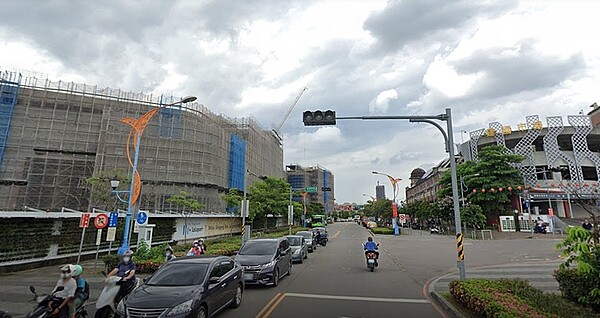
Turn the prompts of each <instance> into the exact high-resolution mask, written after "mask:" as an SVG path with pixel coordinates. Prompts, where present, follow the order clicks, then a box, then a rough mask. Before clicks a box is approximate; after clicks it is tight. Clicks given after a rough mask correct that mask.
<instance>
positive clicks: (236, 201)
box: [221, 188, 243, 214]
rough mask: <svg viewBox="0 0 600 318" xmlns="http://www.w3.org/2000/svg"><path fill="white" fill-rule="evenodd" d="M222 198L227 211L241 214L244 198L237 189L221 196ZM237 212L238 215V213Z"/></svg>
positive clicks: (232, 189) (231, 189)
mask: <svg viewBox="0 0 600 318" xmlns="http://www.w3.org/2000/svg"><path fill="white" fill-rule="evenodd" d="M221 198H223V201H225V203H226V204H227V210H228V211H231V212H232V213H235V214H238V213H239V214H241V209H240V207H241V204H242V200H243V197H242V196H241V195H240V191H239V190H238V189H235V188H230V189H229V191H227V192H226V193H223V194H221ZM236 211H237V213H236Z"/></svg>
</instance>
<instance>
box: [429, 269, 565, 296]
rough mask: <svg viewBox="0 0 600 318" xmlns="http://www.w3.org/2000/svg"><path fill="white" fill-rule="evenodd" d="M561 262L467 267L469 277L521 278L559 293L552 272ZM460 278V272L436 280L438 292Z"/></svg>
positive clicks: (546, 289) (446, 288) (550, 291)
mask: <svg viewBox="0 0 600 318" xmlns="http://www.w3.org/2000/svg"><path fill="white" fill-rule="evenodd" d="M560 264H561V262H559V261H556V262H554V261H553V262H539V263H522V264H515V263H513V264H509V265H495V266H484V267H478V268H471V269H470V268H468V267H467V278H486V279H502V278H506V279H514V278H520V279H523V280H526V281H529V283H530V284H531V286H533V287H536V288H538V289H540V290H542V291H544V292H549V293H558V292H559V289H558V282H557V281H556V279H554V276H552V274H553V273H554V271H555V270H557V269H558V267H559V266H560ZM456 279H458V272H457V273H455V274H449V275H446V276H443V277H441V278H439V279H438V280H437V281H436V282H435V286H434V290H435V291H437V292H444V291H448V284H449V283H450V282H451V281H453V280H456Z"/></svg>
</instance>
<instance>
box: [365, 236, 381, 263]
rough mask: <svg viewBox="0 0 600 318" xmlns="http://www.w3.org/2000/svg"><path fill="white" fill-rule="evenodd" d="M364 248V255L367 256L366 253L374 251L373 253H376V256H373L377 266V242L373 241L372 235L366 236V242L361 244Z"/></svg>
mask: <svg viewBox="0 0 600 318" xmlns="http://www.w3.org/2000/svg"><path fill="white" fill-rule="evenodd" d="M363 247H364V250H365V257H366V256H367V253H375V255H377V257H376V258H375V267H377V266H379V264H378V262H377V259H379V246H378V245H377V243H375V242H373V238H372V237H370V236H369V237H368V238H367V242H366V243H365V244H364V245H363Z"/></svg>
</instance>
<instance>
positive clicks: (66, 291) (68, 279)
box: [48, 264, 77, 318]
mask: <svg viewBox="0 0 600 318" xmlns="http://www.w3.org/2000/svg"><path fill="white" fill-rule="evenodd" d="M74 271H75V266H73V265H71V264H68V265H65V266H63V267H61V268H60V279H59V280H58V282H57V283H56V287H55V288H54V292H53V295H54V296H55V297H57V298H60V299H62V301H61V302H60V304H59V305H58V306H54V305H55V304H54V301H50V302H48V311H51V312H52V315H53V316H57V317H59V318H67V317H68V316H69V310H68V308H67V305H68V304H69V302H70V301H71V299H72V298H73V296H75V291H76V290H77V283H76V282H75V280H74V279H73V278H72V277H73V272H74ZM59 287H62V288H63V289H62V290H58V289H59ZM53 307H56V308H53Z"/></svg>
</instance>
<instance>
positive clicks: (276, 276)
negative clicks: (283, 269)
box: [271, 268, 279, 287]
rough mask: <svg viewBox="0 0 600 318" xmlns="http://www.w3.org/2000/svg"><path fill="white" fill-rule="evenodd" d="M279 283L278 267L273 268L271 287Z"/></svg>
mask: <svg viewBox="0 0 600 318" xmlns="http://www.w3.org/2000/svg"><path fill="white" fill-rule="evenodd" d="M277 285H279V268H275V272H274V273H273V285H271V286H272V287H277Z"/></svg>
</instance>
